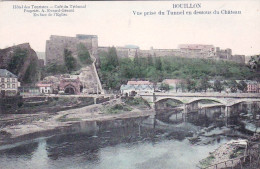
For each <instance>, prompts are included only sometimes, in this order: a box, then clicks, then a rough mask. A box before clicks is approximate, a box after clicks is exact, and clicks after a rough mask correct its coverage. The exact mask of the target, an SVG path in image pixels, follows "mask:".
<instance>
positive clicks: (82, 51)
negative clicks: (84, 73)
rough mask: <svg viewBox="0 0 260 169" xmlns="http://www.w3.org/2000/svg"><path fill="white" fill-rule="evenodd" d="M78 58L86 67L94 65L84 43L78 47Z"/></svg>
mask: <svg viewBox="0 0 260 169" xmlns="http://www.w3.org/2000/svg"><path fill="white" fill-rule="evenodd" d="M78 58H79V61H80V63H82V64H84V65H87V64H91V63H92V60H91V57H90V54H89V51H88V49H87V47H86V46H85V45H84V44H82V43H80V44H79V45H78Z"/></svg>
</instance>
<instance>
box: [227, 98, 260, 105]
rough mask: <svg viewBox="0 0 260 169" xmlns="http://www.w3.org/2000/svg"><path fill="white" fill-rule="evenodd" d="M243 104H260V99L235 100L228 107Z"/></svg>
mask: <svg viewBox="0 0 260 169" xmlns="http://www.w3.org/2000/svg"><path fill="white" fill-rule="evenodd" d="M242 102H259V103H260V99H250V100H249V99H240V100H233V101H232V102H230V103H228V104H227V106H233V105H236V104H239V103H242Z"/></svg>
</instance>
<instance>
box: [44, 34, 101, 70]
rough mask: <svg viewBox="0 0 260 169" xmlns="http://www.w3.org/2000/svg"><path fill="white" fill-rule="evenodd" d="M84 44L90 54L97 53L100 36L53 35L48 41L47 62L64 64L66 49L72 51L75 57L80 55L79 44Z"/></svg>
mask: <svg viewBox="0 0 260 169" xmlns="http://www.w3.org/2000/svg"><path fill="white" fill-rule="evenodd" d="M79 44H83V45H84V46H85V47H86V48H87V49H88V50H89V53H90V54H93V55H95V54H97V50H98V38H97V36H95V35H77V36H76V37H67V36H56V35H51V37H50V40H47V41H46V64H47V65H48V64H51V63H57V64H64V50H65V49H68V50H69V51H71V52H72V56H73V57H77V55H78V46H79Z"/></svg>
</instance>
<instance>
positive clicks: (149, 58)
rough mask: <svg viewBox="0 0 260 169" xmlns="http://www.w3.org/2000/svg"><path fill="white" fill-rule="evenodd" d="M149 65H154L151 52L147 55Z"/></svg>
mask: <svg viewBox="0 0 260 169" xmlns="http://www.w3.org/2000/svg"><path fill="white" fill-rule="evenodd" d="M147 64H148V66H153V57H152V56H151V55H150V54H149V55H148V57H147Z"/></svg>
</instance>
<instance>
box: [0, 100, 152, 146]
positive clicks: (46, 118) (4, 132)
mask: <svg viewBox="0 0 260 169" xmlns="http://www.w3.org/2000/svg"><path fill="white" fill-rule="evenodd" d="M121 104H125V103H124V102H123V101H122V100H121V99H114V100H110V101H108V102H105V103H102V104H95V105H90V106H86V107H82V108H76V109H70V110H65V111H59V112H57V113H54V114H48V113H46V112H42V113H40V114H33V115H30V116H32V117H34V118H31V119H30V120H28V121H26V122H24V123H18V124H9V125H7V126H4V127H2V128H1V129H0V135H1V138H0V146H1V145H5V144H13V143H16V142H20V141H25V140H29V139H35V138H37V137H45V136H51V135H57V134H62V132H65V131H73V126H74V125H77V124H83V123H88V122H89V123H92V122H100V121H111V120H118V119H128V118H137V117H148V116H151V115H154V114H155V112H154V111H153V110H152V109H150V108H149V107H146V106H143V107H140V106H139V105H129V107H130V109H129V110H121V111H117V113H116V114H113V113H108V112H107V111H105V110H107V109H109V108H111V107H113V106H115V105H121ZM14 116H15V115H13V117H14ZM18 116H20V118H23V117H24V116H28V115H24V116H23V115H18ZM7 118H10V117H7ZM28 118H29V117H28ZM2 120H5V119H3V118H2Z"/></svg>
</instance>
